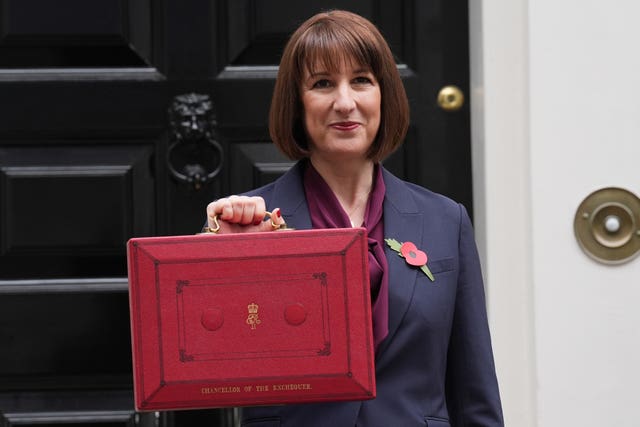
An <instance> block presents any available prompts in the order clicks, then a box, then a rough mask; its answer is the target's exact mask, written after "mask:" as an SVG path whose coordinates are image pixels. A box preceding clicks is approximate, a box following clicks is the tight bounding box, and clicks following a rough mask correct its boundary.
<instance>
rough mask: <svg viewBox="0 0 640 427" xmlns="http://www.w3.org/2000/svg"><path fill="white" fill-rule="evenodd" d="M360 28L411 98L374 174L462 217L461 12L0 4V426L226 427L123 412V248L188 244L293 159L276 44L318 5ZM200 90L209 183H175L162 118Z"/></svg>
mask: <svg viewBox="0 0 640 427" xmlns="http://www.w3.org/2000/svg"><path fill="white" fill-rule="evenodd" d="M328 8H345V9H349V10H352V11H354V12H357V13H361V14H362V15H364V16H366V17H368V18H370V19H371V20H372V21H374V22H375V23H376V24H377V25H378V26H379V27H380V29H381V31H382V32H383V34H384V35H385V36H386V37H387V39H388V40H389V42H390V44H391V46H392V49H393V51H394V53H395V55H396V57H397V62H398V66H399V68H400V71H401V73H402V75H403V79H404V82H405V85H406V88H407V91H408V95H409V99H410V103H411V108H412V121H411V128H410V131H409V134H408V136H407V140H406V143H405V144H404V146H403V148H402V149H401V150H399V151H398V152H397V153H395V154H394V155H393V156H392V157H391V158H390V159H389V160H388V161H387V162H386V165H387V167H389V168H390V169H391V170H392V171H393V172H395V173H396V174H397V175H399V176H400V177H403V178H405V179H407V180H410V181H413V182H416V183H419V184H421V185H424V186H426V187H429V188H431V189H433V190H435V191H439V192H442V193H444V194H447V195H449V196H451V197H453V198H454V199H457V200H459V201H461V202H462V203H464V204H465V205H466V206H467V208H468V209H471V167H470V165H471V160H470V141H469V139H470V137H469V110H468V108H467V107H466V106H465V107H464V108H463V109H462V110H460V111H459V112H456V113H446V112H444V111H442V110H441V109H440V108H439V107H438V105H437V103H436V96H437V93H438V91H439V90H440V88H441V87H442V86H444V85H447V84H456V85H458V86H460V87H461V88H462V89H463V90H464V91H465V93H467V94H468V41H467V38H468V34H467V27H468V26H467V6H466V1H463V0H454V1H452V0H429V1H422V0H403V1H394V2H388V1H384V0H369V1H356V0H350V1H348V0H342V1H324V0H322V1H309V2H301V1H296V0H264V1H257V0H224V1H223V0H217V1H211V0H184V1H183V0H180V1H178V0H136V1H128V2H125V1H115V0H92V1H90V2H87V1H85V0H56V1H55V2H52V1H48V0H0V14H1V15H0V26H1V28H0V425H3V424H4V425H56V426H62V425H72V424H73V425H79V424H80V425H100V426H108V425H114V426H115V425H118V426H123V425H126V426H129V425H154V426H156V425H157V426H160V425H163V426H164V425H166V426H173V425H176V426H189V425H203V424H207V425H209V426H215V425H228V424H231V423H232V420H233V418H234V413H233V411H231V410H209V411H179V412H167V413H162V414H153V413H152V414H137V413H136V412H135V411H134V408H133V400H132V392H131V389H132V380H131V350H130V342H129V326H128V322H129V318H128V301H127V300H128V297H127V280H126V259H125V243H126V241H127V240H128V239H129V238H130V237H134V236H136V237H138V236H149V235H169V234H191V233H194V232H196V231H197V230H198V229H199V227H200V226H201V225H202V223H203V220H204V207H205V206H206V204H207V203H208V202H209V201H210V200H212V199H214V198H216V197H220V196H222V195H226V194H236V193H240V192H242V191H245V190H248V189H250V188H253V187H256V186H258V185H262V184H264V183H267V182H270V181H272V180H273V179H275V178H276V177H277V176H279V175H280V174H282V173H283V172H284V171H286V169H287V168H288V167H289V166H290V165H291V162H289V161H288V160H286V159H284V158H283V157H282V156H281V155H280V154H279V153H278V152H277V151H276V150H275V149H274V148H273V146H272V145H270V143H269V137H268V132H267V123H266V119H267V115H268V107H269V102H270V98H271V91H272V89H273V83H274V78H275V75H276V71H277V63H278V61H279V55H280V52H281V50H282V47H283V46H284V43H285V41H286V39H287V37H288V35H289V34H290V32H291V31H292V30H293V29H294V28H295V27H296V26H297V24H299V23H300V22H302V21H303V20H304V19H306V18H307V17H309V16H311V15H312V14H314V13H316V12H317V11H320V10H322V9H328ZM192 92H194V93H200V94H206V95H209V96H210V97H211V99H212V101H213V104H214V108H215V110H216V134H217V136H218V138H219V141H218V142H219V143H220V144H221V146H222V148H223V150H224V152H223V156H222V161H223V164H222V170H221V173H220V175H219V176H218V177H216V179H215V180H214V181H213V182H211V183H209V184H207V185H205V186H204V187H202V188H200V189H199V190H195V189H194V188H193V187H190V186H188V185H185V184H182V183H180V182H177V181H176V180H175V179H173V178H172V177H171V176H170V174H169V171H168V167H167V163H166V161H167V150H168V146H169V144H170V143H171V132H170V129H169V121H168V113H167V109H168V108H169V106H170V105H171V102H172V100H173V98H174V97H175V96H176V95H180V94H185V93H192Z"/></svg>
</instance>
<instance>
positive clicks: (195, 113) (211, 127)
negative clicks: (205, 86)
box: [167, 93, 223, 190]
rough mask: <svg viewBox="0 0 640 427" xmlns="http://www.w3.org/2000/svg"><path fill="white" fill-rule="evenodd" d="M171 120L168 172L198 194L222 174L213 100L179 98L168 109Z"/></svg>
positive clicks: (174, 99)
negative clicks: (197, 191) (198, 191)
mask: <svg viewBox="0 0 640 427" xmlns="http://www.w3.org/2000/svg"><path fill="white" fill-rule="evenodd" d="M169 120H170V125H171V130H170V136H169V137H170V143H169V149H168V151H167V166H168V168H169V172H170V173H171V175H172V176H173V177H174V178H175V179H176V180H177V181H178V182H182V183H185V184H188V185H190V186H191V187H192V188H194V189H195V190H199V189H200V188H202V186H203V185H205V184H207V183H209V182H211V181H212V180H213V179H214V178H215V177H216V176H217V175H218V173H220V170H221V169H222V163H223V150H222V146H221V145H220V143H219V142H218V141H216V132H215V127H216V124H217V123H216V116H215V111H214V109H213V103H212V102H211V98H210V97H209V95H201V94H197V93H189V94H184V95H178V96H176V97H175V98H173V102H172V103H171V107H169Z"/></svg>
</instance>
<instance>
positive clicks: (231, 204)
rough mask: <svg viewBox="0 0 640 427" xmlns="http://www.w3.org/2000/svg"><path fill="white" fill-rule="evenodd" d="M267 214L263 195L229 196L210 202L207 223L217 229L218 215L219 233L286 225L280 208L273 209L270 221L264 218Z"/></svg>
mask: <svg viewBox="0 0 640 427" xmlns="http://www.w3.org/2000/svg"><path fill="white" fill-rule="evenodd" d="M265 215H266V207H265V204H264V199H263V198H262V197H249V196H229V197H225V198H223V199H218V200H216V201H215V202H211V203H209V205H208V206H207V222H208V224H207V225H208V226H209V228H210V229H215V228H216V222H215V218H216V217H217V219H218V225H219V226H220V229H219V230H218V233H219V234H227V233H249V232H258V231H273V230H276V229H278V228H279V227H281V226H283V225H284V219H283V218H282V215H281V214H280V208H276V209H274V210H273V212H272V213H271V220H270V221H265V220H264V217H265Z"/></svg>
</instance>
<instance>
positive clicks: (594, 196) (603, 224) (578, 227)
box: [573, 187, 640, 264]
mask: <svg viewBox="0 0 640 427" xmlns="http://www.w3.org/2000/svg"><path fill="white" fill-rule="evenodd" d="M573 228H574V232H575V235H576V239H577V240H578V243H579V244H580V246H581V247H582V249H583V250H584V251H585V252H586V254H587V255H589V256H590V257H592V258H593V259H595V260H597V261H600V262H603V263H605V264H620V263H623V262H626V261H629V260H630V259H631V258H633V257H634V256H636V255H637V254H638V253H640V199H638V197H637V196H636V195H635V194H633V193H631V192H630V191H627V190H625V189H622V188H616V187H609V188H603V189H600V190H598V191H594V192H593V193H591V194H590V195H588V196H587V197H586V198H585V199H584V200H583V201H582V203H581V204H580V206H578V210H577V211H576V215H575V218H574V222H573Z"/></svg>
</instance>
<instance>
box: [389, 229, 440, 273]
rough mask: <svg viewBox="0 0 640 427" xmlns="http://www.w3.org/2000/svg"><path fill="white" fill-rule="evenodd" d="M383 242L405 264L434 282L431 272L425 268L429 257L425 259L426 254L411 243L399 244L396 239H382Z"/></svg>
mask: <svg viewBox="0 0 640 427" xmlns="http://www.w3.org/2000/svg"><path fill="white" fill-rule="evenodd" d="M384 241H385V242H387V245H388V246H389V247H390V248H391V249H393V250H394V251H396V252H397V253H398V255H400V256H401V257H403V258H404V260H405V261H406V262H407V264H409V265H412V266H414V267H418V268H420V270H422V272H423V273H424V274H425V275H426V276H427V277H428V278H429V280H431V281H432V282H435V281H436V279H435V277H433V274H432V273H431V270H429V267H427V260H428V259H429V257H427V254H426V253H424V252H423V251H421V250H420V249H418V248H417V247H416V245H415V244H413V243H412V242H404V243H400V242H398V241H397V240H396V239H384Z"/></svg>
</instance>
